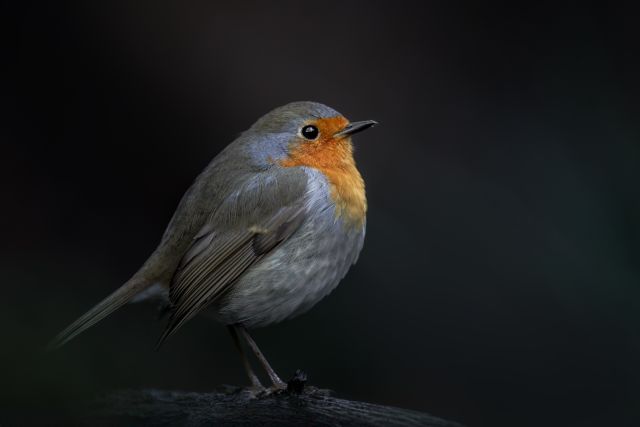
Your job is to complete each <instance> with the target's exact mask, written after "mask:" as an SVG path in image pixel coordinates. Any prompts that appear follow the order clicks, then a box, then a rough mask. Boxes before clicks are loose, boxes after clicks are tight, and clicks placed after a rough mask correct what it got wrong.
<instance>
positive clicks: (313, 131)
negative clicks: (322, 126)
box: [301, 125, 320, 139]
mask: <svg viewBox="0 0 640 427" xmlns="http://www.w3.org/2000/svg"><path fill="white" fill-rule="evenodd" d="M301 133H302V136H304V137H305V138H307V139H316V138H317V137H318V133H320V132H319V131H318V128H317V127H315V126H312V125H307V126H305V127H303V128H302V131H301Z"/></svg>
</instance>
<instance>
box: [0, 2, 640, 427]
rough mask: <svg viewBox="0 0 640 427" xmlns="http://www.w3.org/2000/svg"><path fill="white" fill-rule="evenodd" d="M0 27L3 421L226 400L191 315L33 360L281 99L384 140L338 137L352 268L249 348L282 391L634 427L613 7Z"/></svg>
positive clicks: (93, 338) (120, 15)
mask: <svg viewBox="0 0 640 427" xmlns="http://www.w3.org/2000/svg"><path fill="white" fill-rule="evenodd" d="M1 7H2V10H3V11H2V13H1V15H2V16H3V18H2V20H3V21H5V22H4V25H3V26H2V27H3V31H4V32H7V34H6V35H5V36H3V37H2V38H3V41H2V43H3V44H5V45H6V46H5V48H4V49H3V52H4V54H3V62H5V65H4V66H3V67H2V68H3V73H4V74H5V77H4V78H3V79H2V83H1V85H2V86H1V87H0V90H1V93H2V97H1V99H2V104H1V108H2V111H1V116H2V122H3V123H4V124H3V125H2V126H0V141H1V155H0V158H1V159H2V160H1V163H0V164H1V165H2V167H1V172H0V174H2V176H1V182H2V184H1V185H2V188H1V190H2V207H3V209H2V215H0V221H2V238H1V239H0V271H2V286H1V287H0V321H2V325H3V328H2V331H1V332H0V339H1V340H2V341H1V342H2V345H1V351H0V358H1V359H0V366H1V368H0V375H1V376H0V383H1V384H2V385H3V387H2V395H1V396H0V398H1V399H0V402H1V403H0V408H1V410H0V424H1V423H2V420H3V417H4V418H6V419H20V417H21V415H24V414H29V417H30V418H29V420H30V421H33V422H50V421H51V420H54V419H58V420H62V419H66V420H69V419H70V420H73V418H74V417H75V416H76V414H77V412H78V409H77V408H78V403H77V402H78V401H79V400H81V399H84V398H92V397H94V396H96V395H99V394H101V393H104V392H107V391H109V390H115V389H124V388H143V387H156V388H168V389H183V390H198V391H207V390H211V389H213V388H215V387H216V386H218V385H220V384H236V385H243V384H245V383H246V379H245V376H244V373H243V370H242V366H241V364H240V361H239V359H238V357H237V355H236V352H235V349H234V347H233V345H232V342H231V340H230V339H229V337H228V336H227V331H226V328H225V327H223V326H221V325H218V324H215V323H212V322H210V321H209V320H207V319H201V318H197V319H195V320H193V321H191V322H190V323H189V324H188V326H186V327H185V328H183V329H182V330H181V331H180V333H179V334H177V335H176V336H175V338H172V339H171V340H170V341H169V342H168V343H167V344H166V345H165V346H164V347H163V348H162V350H161V351H160V352H157V353H156V352H154V351H153V346H154V344H155V341H156V339H157V337H158V336H159V334H160V332H161V331H162V328H163V327H164V322H161V321H157V319H156V316H157V311H156V307H154V306H152V305H131V306H127V307H125V308H123V309H122V310H120V311H118V312H116V313H115V314H114V315H113V316H111V317H110V318H108V319H107V320H106V321H104V322H102V323H100V324H99V325H98V326H96V327H95V328H93V329H91V330H90V331H89V332H87V333H86V334H84V335H82V336H81V337H80V338H78V339H77V340H75V341H73V342H72V343H71V344H70V345H68V346H66V347H64V348H63V349H62V350H61V351H58V352H56V353H53V354H44V353H43V351H42V350H43V348H44V345H45V344H46V342H47V341H48V340H49V339H50V338H51V337H52V336H53V335H54V334H55V333H57V332H58V331H59V330H60V329H61V328H63V327H65V326H66V325H67V324H68V323H69V322H71V321H72V320H74V319H75V318H77V317H78V316H79V315H80V314H82V313H83V312H84V311H86V310H87V309H88V308H90V307H91V306H92V305H93V304H95V303H96V302H98V301H99V300H100V299H101V298H103V297H104V296H105V295H107V294H108V293H110V292H111V291H112V290H114V289H115V288H116V287H118V286H119V285H120V284H122V283H123V282H124V281H125V280H126V279H127V278H128V277H129V276H130V275H131V274H132V273H134V272H135V270H136V269H137V268H138V267H139V266H140V265H141V263H142V262H143V261H144V260H145V258H146V257H147V256H148V255H149V254H150V252H151V251H152V250H153V248H154V247H155V245H156V244H157V243H158V241H159V238H160V236H161V234H162V232H163V230H164V227H165V225H166V224H167V222H168V220H169V218H170V217H171V215H172V213H173V210H174V209H175V207H176V205H177V203H178V201H179V199H180V197H181V195H182V194H183V192H184V191H185V190H186V188H187V187H188V186H189V185H190V183H191V182H192V180H193V179H194V177H195V176H196V175H197V174H198V173H199V172H200V170H201V169H202V168H203V167H204V166H205V165H206V164H207V163H208V162H209V161H210V159H211V158H212V157H213V156H215V155H216V153H218V152H219V151H220V150H221V149H222V148H223V147H224V146H225V145H226V144H227V143H229V142H230V141H232V140H233V139H234V138H235V137H236V136H237V135H238V134H239V133H240V132H241V131H243V130H244V129H246V128H247V127H249V126H250V125H251V124H252V123H253V121H254V120H255V119H257V118H258V117H259V116H261V115H262V114H264V113H266V112H267V111H269V110H271V109H272V108H274V107H276V106H279V105H282V104H285V103H287V102H290V101H295V100H314V101H319V102H322V103H326V104H328V105H330V106H332V107H334V108H335V109H337V110H338V111H340V112H342V113H343V114H345V115H346V116H347V117H348V118H350V119H353V120H363V119H375V120H378V121H379V122H380V123H381V125H380V126H379V127H377V128H375V129H374V130H371V131H369V132H366V133H365V134H362V135H359V136H358V137H356V138H355V143H356V148H357V152H356V158H357V162H358V165H359V167H360V169H361V171H362V174H363V176H364V178H365V180H366V183H367V191H368V198H369V209H370V210H369V216H368V230H367V239H366V242H365V248H364V251H363V253H362V254H361V256H360V261H359V262H358V264H357V265H356V266H355V267H354V268H353V269H352V270H351V272H350V273H349V274H348V276H347V277H346V279H345V280H344V281H343V282H342V284H341V286H339V287H338V289H337V290H336V291H335V292H334V293H332V294H331V295H330V296H329V297H328V298H326V299H325V300H324V301H322V302H321V303H320V304H319V305H317V306H316V307H315V308H314V309H313V310H312V311H310V312H309V313H308V314H305V315H303V316H301V317H299V318H298V319H296V320H293V321H289V322H286V323H283V324H280V325H276V326H272V327H269V328H266V329H262V330H257V331H256V332H255V334H254V337H255V338H256V340H257V342H258V343H259V344H260V345H261V347H262V349H263V351H264V352H265V354H266V355H267V356H268V357H269V359H270V360H271V362H272V363H273V364H274V367H275V368H276V370H277V371H279V372H280V373H281V374H282V376H283V377H287V378H288V377H289V376H290V375H291V374H292V373H293V372H294V371H295V369H297V368H302V369H304V370H306V371H307V372H308V374H309V378H310V383H311V384H313V385H317V386H319V387H325V388H331V389H333V390H335V391H336V392H337V394H338V395H339V396H342V397H346V398H351V399H361V400H366V401H371V402H375V403H381V404H386V405H395V406H400V407H404V408H410V409H416V410H420V411H426V412H429V413H431V414H433V415H436V416H440V417H443V418H448V419H452V420H456V421H459V422H462V423H465V424H468V425H469V426H540V425H546V426H553V425H580V426H602V425H611V426H631V425H638V422H640V421H639V420H640V406H638V401H639V399H640V387H639V386H640V365H639V363H638V360H639V357H640V335H639V332H640V310H639V309H640V282H639V279H640V262H639V261H640V193H639V189H638V184H639V183H640V141H639V137H640V125H639V124H638V116H639V113H640V103H639V102H638V95H639V93H638V86H637V81H638V75H639V73H640V66H639V62H640V61H638V44H637V42H638V40H639V34H638V33H639V32H638V26H637V16H636V15H635V14H634V13H633V11H632V10H631V9H630V8H625V7H615V6H610V7H609V8H607V9H601V8H597V9H595V8H593V9H591V8H590V7H589V6H587V5H586V4H582V3H578V4H575V5H573V6H572V7H570V8H567V9H562V8H561V7H560V6H558V4H557V3H555V5H554V6H553V7H543V6H540V5H538V6H535V7H533V6H531V7H521V8H520V7H518V8H516V7H513V8H504V6H501V7H500V8H498V7H493V6H491V5H490V4H487V3H486V2H480V3H479V2H471V1H469V2H423V3H417V2H389V1H385V2H376V1H371V2H338V1H329V0H325V1H322V2H313V3H311V2H306V3H305V2H283V1H277V2H257V1H256V2H246V1H236V2H227V3H222V2H208V1H189V2H177V1H176V2H158V1H136V2H129V1H124V0H117V1H110V2H77V3H64V2H47V3H45V2H43V3H33V2H28V1H27V2H21V3H19V4H18V3H17V2H16V3H14V4H11V3H9V2H5V3H3V5H2V6H1ZM35 409H38V410H37V411H36V410H35ZM12 417H16V418H12ZM51 417H60V418H51ZM23 421H24V420H23Z"/></svg>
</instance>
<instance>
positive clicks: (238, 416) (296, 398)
mask: <svg viewBox="0 0 640 427" xmlns="http://www.w3.org/2000/svg"><path fill="white" fill-rule="evenodd" d="M88 418H89V419H88V421H89V422H90V424H91V425H110V426H111V425H136V426H178V425H179V426H202V425H215V426H218V425H280V426H298V425H313V426H336V425H345V426H346V425H358V426H427V427H462V426H461V425H460V424H457V423H455V422H451V421H445V420H442V419H440V418H436V417H433V416H431V415H427V414H425V413H421V412H417V411H411V410H406V409H399V408H394V407H391V406H382V405H374V404H371V403H365V402H355V401H350V400H344V399H338V398H335V397H331V396H330V395H329V392H328V391H327V390H319V389H316V388H313V387H307V388H305V389H304V391H302V393H300V394H296V393H291V392H283V393H279V394H271V395H268V396H261V397H255V396H253V395H252V394H251V393H250V392H249V391H247V390H246V389H239V388H232V387H227V388H226V389H221V390H218V391H214V392H211V393H196V392H184V391H166V390H153V389H151V390H127V391H121V392H117V393H113V394H110V395H108V396H106V397H103V398H101V399H99V400H98V401H97V402H96V403H95V404H94V406H93V407H92V408H91V411H90V414H88Z"/></svg>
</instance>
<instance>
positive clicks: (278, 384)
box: [238, 326, 287, 389]
mask: <svg viewBox="0 0 640 427" xmlns="http://www.w3.org/2000/svg"><path fill="white" fill-rule="evenodd" d="M238 329H239V330H240V333H241V334H242V337H243V338H244V340H245V341H246V342H247V344H249V347H251V350H253V353H254V354H255V355H256V357H257V358H258V360H259V361H260V363H261V364H262V367H263V368H264V370H265V371H267V374H268V375H269V378H270V379H271V382H272V383H273V385H274V387H275V388H279V389H285V388H287V384H286V383H285V382H284V381H282V380H281V379H280V377H279V376H278V374H276V372H275V371H274V370H273V368H272V367H271V365H269V362H267V358H266V357H264V354H262V352H261V351H260V349H259V348H258V346H257V345H256V343H255V341H254V340H253V338H251V336H250V335H249V333H248V332H247V330H246V329H245V328H244V327H243V326H238Z"/></svg>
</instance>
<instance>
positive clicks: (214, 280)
mask: <svg viewBox="0 0 640 427" xmlns="http://www.w3.org/2000/svg"><path fill="white" fill-rule="evenodd" d="M281 178H282V177H281ZM286 179H288V180H292V179H300V177H292V176H291V175H289V176H287V178H286ZM283 183H284V184H285V185H282V184H283ZM303 184H305V185H291V183H287V182H286V180H283V179H280V180H279V181H275V182H271V183H270V184H266V185H262V183H261V185H259V186H258V188H259V190H260V193H261V194H260V197H256V195H254V194H252V193H251V191H247V192H245V193H244V194H243V195H239V196H238V197H237V198H236V199H234V200H233V201H232V202H231V204H232V205H230V206H226V207H224V208H223V209H222V212H217V215H218V218H219V216H220V215H222V216H223V217H225V218H227V219H228V216H229V214H230V213H229V212H233V215H238V213H239V212H244V214H242V215H243V216H246V218H238V219H237V220H236V221H233V222H235V223H237V224H239V225H236V226H229V225H228V221H225V220H223V219H216V217H214V218H213V219H212V221H211V222H209V223H207V224H206V225H205V226H204V227H203V229H202V230H201V232H200V233H198V235H197V236H196V238H195V239H194V241H193V242H192V244H191V247H190V248H189V250H188V251H187V253H186V254H185V255H184V257H183V260H182V262H181V264H180V267H179V268H178V270H177V272H176V274H175V275H174V278H173V281H172V284H171V289H170V293H169V297H170V300H171V302H172V305H173V310H172V314H171V317H170V319H169V324H168V326H167V328H166V330H165V331H164V333H163V335H162V336H161V337H160V340H159V342H158V346H160V345H161V344H162V342H164V341H165V340H166V339H167V338H169V337H170V336H171V335H173V333H175V331H176V330H177V329H178V328H180V327H181V326H182V325H184V323H186V322H187V321H188V320H190V319H191V318H192V317H194V316H195V315H196V314H198V313H199V312H200V311H202V310H203V309H204V308H205V307H206V306H208V305H209V304H211V303H212V302H213V301H215V300H216V299H218V298H220V297H221V296H222V295H224V294H225V293H226V292H228V290H229V289H230V288H231V287H232V285H233V283H234V282H235V281H236V280H237V279H238V278H239V277H240V276H241V275H242V274H243V273H244V272H245V270H246V269H248V268H249V267H251V266H252V265H253V264H255V263H257V262H258V261H260V259H262V258H263V257H264V256H265V255H266V254H268V253H269V252H271V251H272V250H273V249H274V248H276V247H277V246H278V245H279V244H281V243H282V242H283V241H285V240H287V239H288V238H289V237H290V236H291V235H292V234H293V233H294V232H295V231H296V230H297V229H298V228H299V227H300V225H301V224H302V222H303V221H304V219H305V206H304V199H303V194H304V188H305V186H306V181H304V182H303ZM282 191H284V192H286V194H283V195H280V196H279V193H280V192H282ZM270 193H271V194H270ZM247 197H248V198H249V199H250V200H245V198H247ZM257 199H262V203H261V202H260V200H257ZM279 199H282V200H285V201H286V202H287V204H286V205H285V206H280V207H278V206H277V205H278V203H277V201H276V200H279ZM255 202H258V203H260V206H259V207H258V206H256V207H255V209H248V208H247V205H251V204H252V203H255ZM238 204H242V205H244V207H243V208H242V209H241V210H238V207H237V205H238ZM269 204H270V205H271V207H269ZM225 222H226V224H225ZM216 224H217V226H216Z"/></svg>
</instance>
